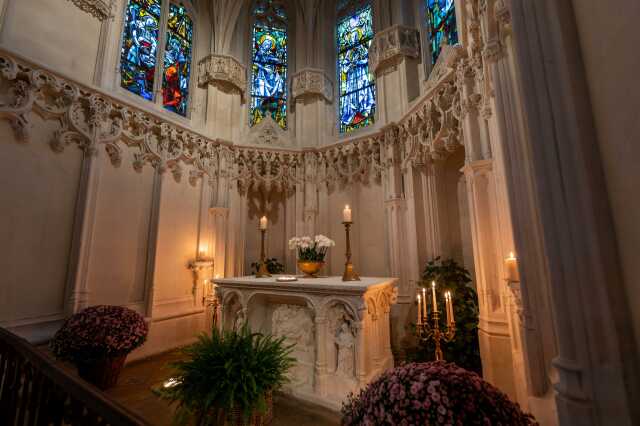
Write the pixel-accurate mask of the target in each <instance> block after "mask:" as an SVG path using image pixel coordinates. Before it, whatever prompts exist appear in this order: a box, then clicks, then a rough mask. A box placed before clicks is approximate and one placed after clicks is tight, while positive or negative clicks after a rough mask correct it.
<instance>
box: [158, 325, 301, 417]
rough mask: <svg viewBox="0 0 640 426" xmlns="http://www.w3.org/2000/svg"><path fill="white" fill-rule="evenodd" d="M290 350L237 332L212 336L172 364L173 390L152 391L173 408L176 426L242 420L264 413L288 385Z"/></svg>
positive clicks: (279, 341) (267, 337)
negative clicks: (238, 416) (233, 415)
mask: <svg viewBox="0 0 640 426" xmlns="http://www.w3.org/2000/svg"><path fill="white" fill-rule="evenodd" d="M291 350H292V347H291V346H286V345H285V344H284V338H280V339H276V338H274V337H272V336H270V335H263V334H260V333H252V332H251V331H250V330H249V328H248V327H247V326H246V325H245V326H244V327H243V328H242V329H240V330H237V331H235V330H230V331H223V332H220V331H218V330H217V329H214V330H213V331H212V334H211V336H209V335H207V334H201V335H200V336H199V338H198V341H197V342H196V343H195V344H193V345H192V346H189V347H187V348H185V349H184V354H185V355H186V359H185V360H182V361H177V362H174V363H172V364H171V367H173V368H174V369H175V370H176V372H177V375H176V376H175V377H174V378H173V380H172V382H173V384H172V385H171V386H168V387H163V388H160V389H156V390H155V392H156V393H157V394H158V395H159V396H160V397H162V398H164V399H166V400H169V401H171V402H172V403H176V402H177V409H176V417H175V422H176V423H177V424H186V423H188V422H189V421H190V419H192V418H193V416H195V419H196V421H197V422H196V424H197V425H198V426H201V425H211V424H218V422H219V420H220V419H224V418H225V416H228V415H229V413H230V412H232V411H233V410H239V411H240V412H241V413H242V415H243V416H244V418H245V419H248V418H249V417H250V416H251V415H252V413H254V412H255V411H258V412H265V411H266V409H267V405H266V396H267V394H268V393H270V392H272V391H275V390H277V389H278V388H279V387H280V386H282V385H283V384H284V383H285V382H286V381H287V378H286V376H285V375H286V373H287V371H288V370H289V368H290V367H291V366H292V365H293V363H294V361H295V360H294V359H293V358H291V357H290V354H291Z"/></svg>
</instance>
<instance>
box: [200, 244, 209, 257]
mask: <svg viewBox="0 0 640 426" xmlns="http://www.w3.org/2000/svg"><path fill="white" fill-rule="evenodd" d="M207 249H208V247H207V245H206V244H200V247H199V248H198V257H199V258H200V259H204V258H206V257H207Z"/></svg>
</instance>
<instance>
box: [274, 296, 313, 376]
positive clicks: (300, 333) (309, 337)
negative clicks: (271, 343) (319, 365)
mask: <svg viewBox="0 0 640 426" xmlns="http://www.w3.org/2000/svg"><path fill="white" fill-rule="evenodd" d="M271 334H273V335H274V336H275V337H284V338H285V344H286V345H293V352H292V353H291V356H292V357H293V358H295V359H296V364H295V365H294V367H293V368H292V369H291V371H290V372H289V377H290V380H291V383H290V386H296V387H304V388H311V387H312V386H313V369H314V363H315V344H314V341H315V334H314V323H313V318H312V314H311V311H310V310H309V309H308V308H307V307H305V306H298V305H279V306H278V307H277V308H276V309H275V310H274V311H273V315H272V319H271Z"/></svg>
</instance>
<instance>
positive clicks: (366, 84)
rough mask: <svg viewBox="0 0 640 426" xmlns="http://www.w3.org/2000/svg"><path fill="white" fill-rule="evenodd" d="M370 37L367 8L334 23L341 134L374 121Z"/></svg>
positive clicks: (371, 27)
mask: <svg viewBox="0 0 640 426" xmlns="http://www.w3.org/2000/svg"><path fill="white" fill-rule="evenodd" d="M372 38H373V19H372V15H371V6H367V7H365V8H364V9H362V10H360V11H359V12H357V13H356V14H354V15H352V16H349V17H347V18H345V19H343V20H341V21H340V22H338V74H339V76H338V80H339V91H340V107H339V108H340V132H341V133H346V132H350V131H352V130H355V129H359V128H361V127H365V126H367V125H369V124H371V123H373V120H374V115H375V108H376V97H375V80H374V78H373V75H372V74H371V73H370V72H369V46H370V45H371V39H372Z"/></svg>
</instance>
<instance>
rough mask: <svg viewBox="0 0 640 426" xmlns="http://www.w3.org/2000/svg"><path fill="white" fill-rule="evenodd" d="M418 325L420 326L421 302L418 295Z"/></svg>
mask: <svg viewBox="0 0 640 426" xmlns="http://www.w3.org/2000/svg"><path fill="white" fill-rule="evenodd" d="M418 324H422V302H421V301H420V295H418Z"/></svg>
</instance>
